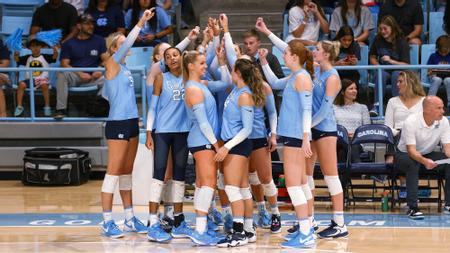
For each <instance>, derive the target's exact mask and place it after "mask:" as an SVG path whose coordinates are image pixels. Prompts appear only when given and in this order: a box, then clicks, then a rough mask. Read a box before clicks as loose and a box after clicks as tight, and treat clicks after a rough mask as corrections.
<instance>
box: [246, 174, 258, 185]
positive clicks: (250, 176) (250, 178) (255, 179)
mask: <svg viewBox="0 0 450 253" xmlns="http://www.w3.org/2000/svg"><path fill="white" fill-rule="evenodd" d="M248 182H249V183H250V184H251V185H259V184H261V182H260V181H259V178H258V173H256V171H255V172H252V173H249V174H248Z"/></svg>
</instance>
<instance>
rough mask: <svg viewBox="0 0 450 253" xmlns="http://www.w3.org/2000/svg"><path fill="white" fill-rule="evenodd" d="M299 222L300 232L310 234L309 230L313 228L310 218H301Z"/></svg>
mask: <svg viewBox="0 0 450 253" xmlns="http://www.w3.org/2000/svg"><path fill="white" fill-rule="evenodd" d="M298 224H299V225H300V233H302V234H304V235H308V234H309V231H310V230H311V225H310V223H309V219H308V218H305V219H299V220H298Z"/></svg>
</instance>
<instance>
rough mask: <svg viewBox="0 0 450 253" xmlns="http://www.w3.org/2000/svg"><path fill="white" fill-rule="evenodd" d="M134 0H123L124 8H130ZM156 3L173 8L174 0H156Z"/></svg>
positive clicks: (166, 7) (165, 7)
mask: <svg viewBox="0 0 450 253" xmlns="http://www.w3.org/2000/svg"><path fill="white" fill-rule="evenodd" d="M133 2H134V0H123V1H122V8H123V9H124V10H128V9H130V8H131V6H133ZM156 4H157V5H158V6H159V7H161V8H163V9H164V10H166V11H167V10H170V8H172V0H156Z"/></svg>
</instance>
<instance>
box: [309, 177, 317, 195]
mask: <svg viewBox="0 0 450 253" xmlns="http://www.w3.org/2000/svg"><path fill="white" fill-rule="evenodd" d="M308 185H309V189H310V190H311V191H312V190H314V189H316V185H315V184H314V177H313V176H308Z"/></svg>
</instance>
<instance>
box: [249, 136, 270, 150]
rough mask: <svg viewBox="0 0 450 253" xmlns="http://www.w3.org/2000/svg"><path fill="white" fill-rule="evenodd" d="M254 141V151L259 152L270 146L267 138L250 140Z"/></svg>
mask: <svg viewBox="0 0 450 253" xmlns="http://www.w3.org/2000/svg"><path fill="white" fill-rule="evenodd" d="M250 140H251V141H252V150H257V149H260V148H264V147H267V146H269V143H268V142H267V138H258V139H250Z"/></svg>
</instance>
